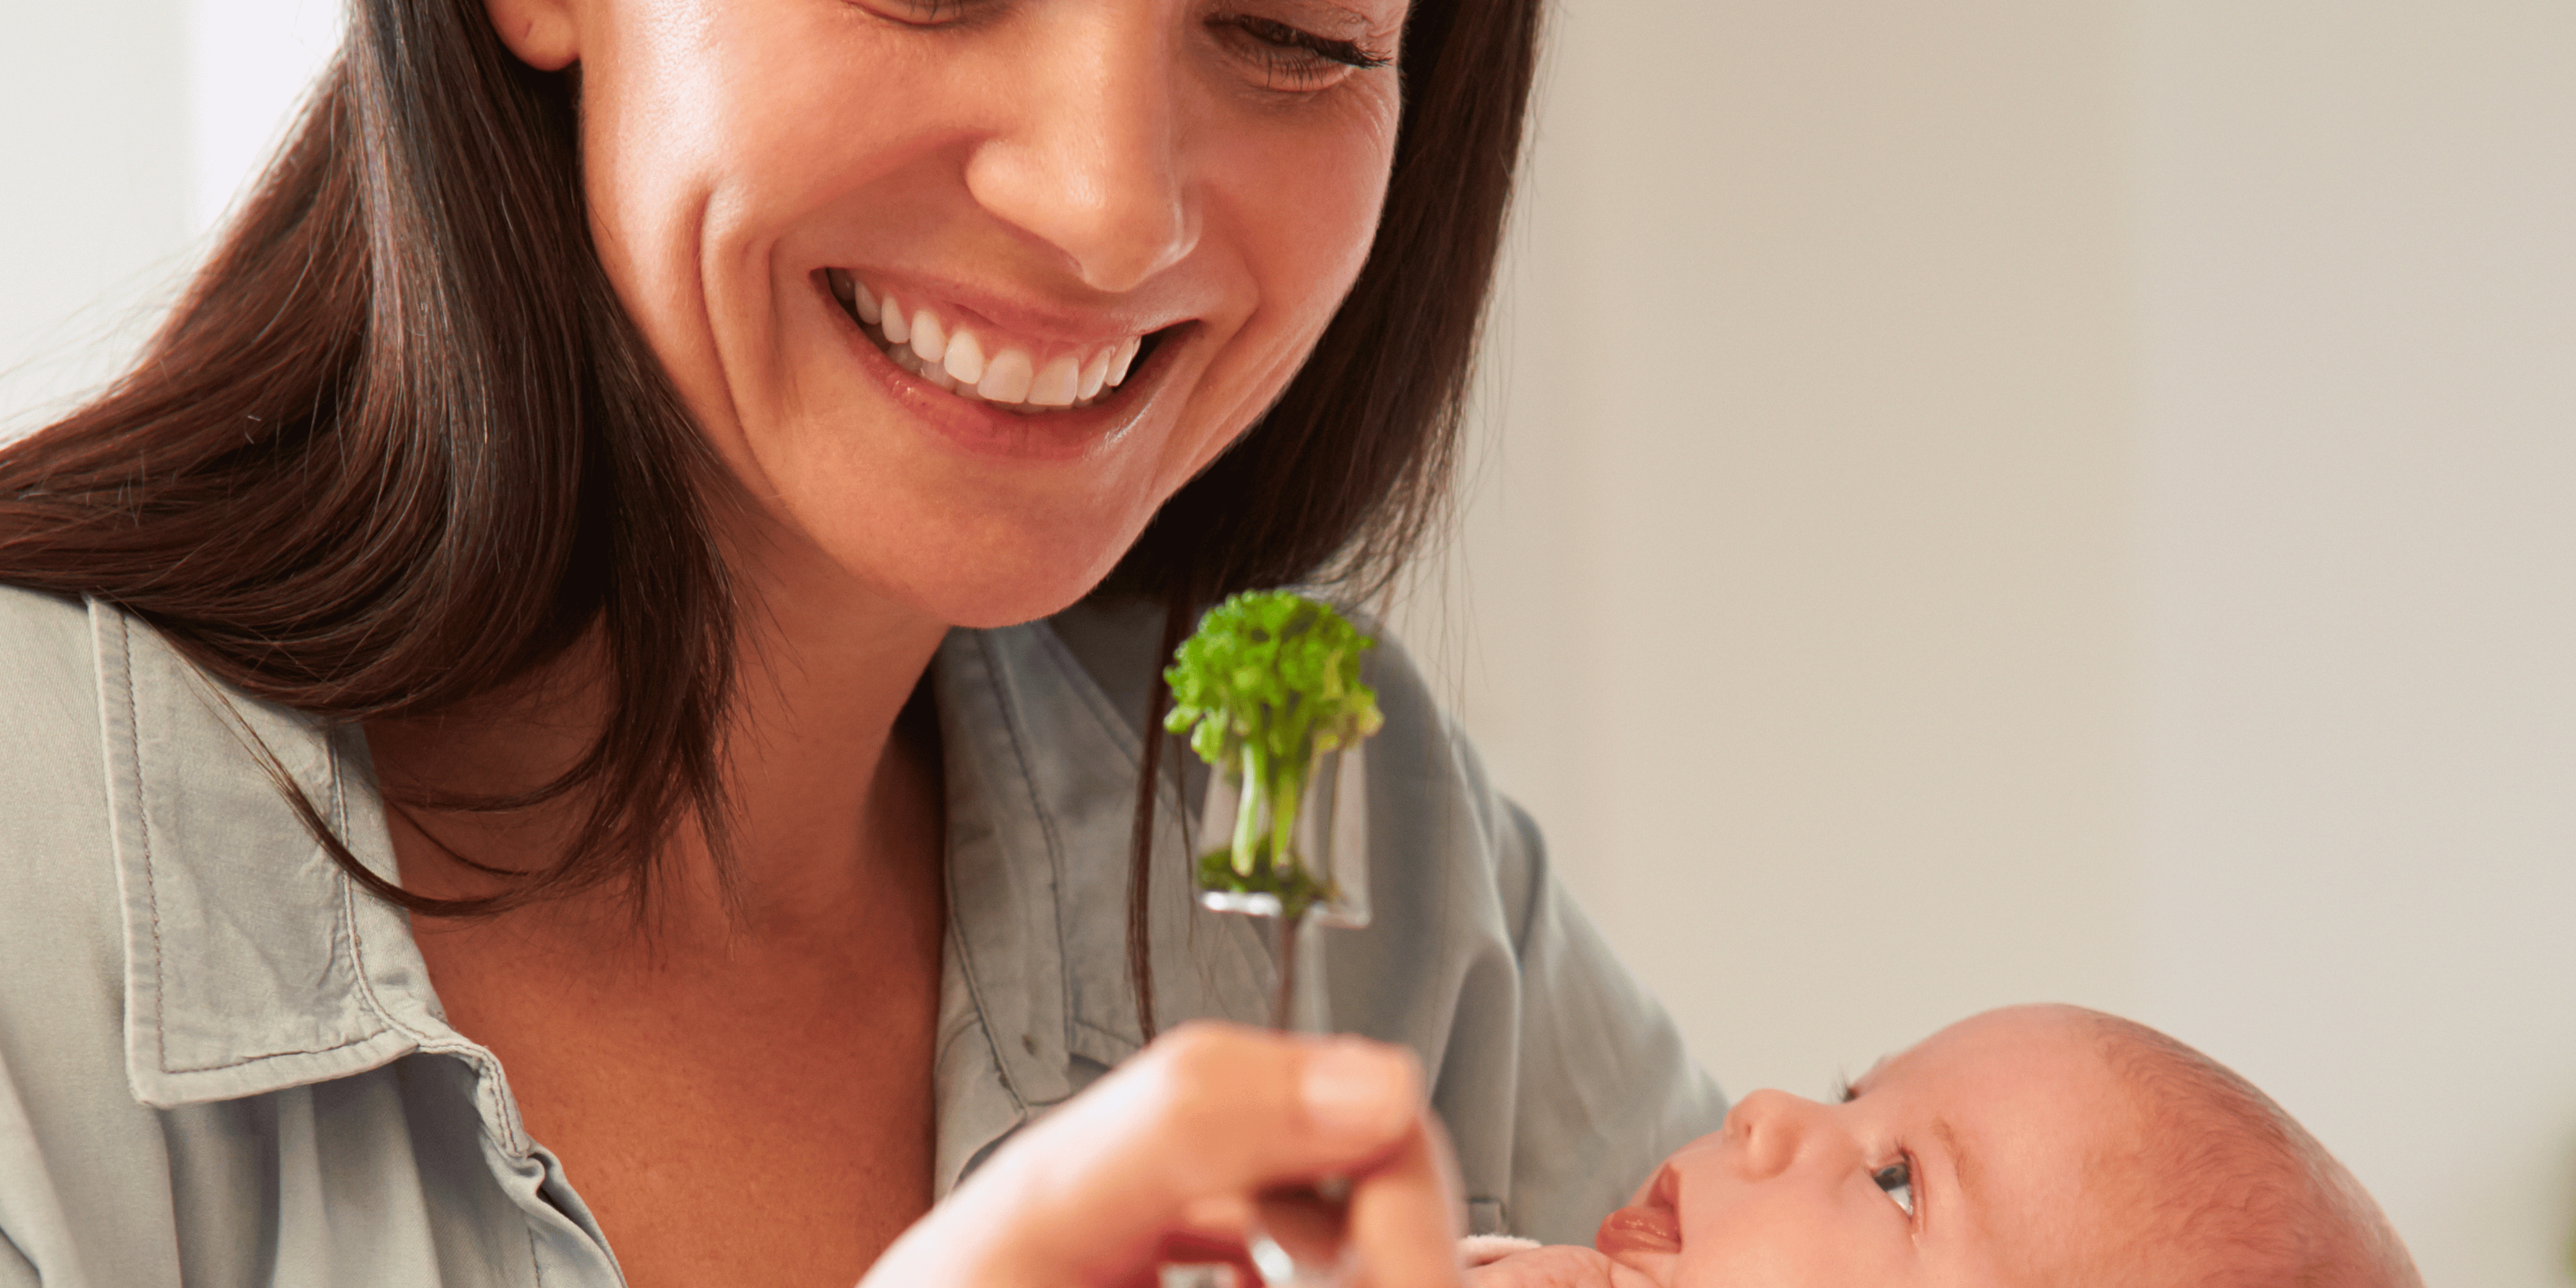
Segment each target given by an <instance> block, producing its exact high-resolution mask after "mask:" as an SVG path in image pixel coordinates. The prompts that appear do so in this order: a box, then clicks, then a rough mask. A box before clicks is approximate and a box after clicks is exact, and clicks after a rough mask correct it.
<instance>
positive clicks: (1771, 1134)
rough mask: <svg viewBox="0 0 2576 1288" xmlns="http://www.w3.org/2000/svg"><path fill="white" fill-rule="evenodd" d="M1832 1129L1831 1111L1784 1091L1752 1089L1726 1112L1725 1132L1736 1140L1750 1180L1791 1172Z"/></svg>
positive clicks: (1766, 1178) (1745, 1173)
mask: <svg viewBox="0 0 2576 1288" xmlns="http://www.w3.org/2000/svg"><path fill="white" fill-rule="evenodd" d="M1832 1131H1833V1123H1832V1122H1831V1120H1830V1111H1828V1110H1827V1109H1826V1108H1825V1107H1824V1106H1823V1105H1820V1104H1817V1103H1816V1102H1815V1101H1812V1100H1808V1099H1806V1098H1805V1097H1802V1096H1793V1095H1790V1094H1789V1093H1788V1092H1785V1091H1768V1090H1765V1091H1756V1092H1753V1093H1752V1094H1750V1095H1747V1096H1745V1097H1744V1098H1743V1099H1742V1100H1738V1101H1736V1102H1735V1108H1733V1109H1731V1110H1729V1111H1727V1115H1726V1134H1727V1136H1728V1137H1730V1138H1731V1139H1732V1140H1733V1141H1734V1142H1735V1146H1736V1149H1737V1151H1738V1157H1739V1158H1740V1159H1741V1160H1742V1167H1743V1169H1744V1175H1745V1177H1746V1179H1748V1180H1756V1181H1761V1180H1769V1179H1770V1178H1772V1177H1774V1176H1778V1175H1779V1174H1781V1173H1782V1172H1785V1171H1788V1170H1789V1169H1790V1168H1791V1167H1792V1166H1794V1165H1795V1164H1796V1163H1797V1162H1798V1159H1799V1158H1800V1157H1801V1156H1802V1155H1804V1154H1806V1153H1808V1152H1810V1151H1811V1150H1812V1149H1813V1148H1814V1147H1816V1146H1817V1145H1818V1144H1819V1143H1820V1142H1822V1141H1824V1140H1826V1139H1827V1138H1828V1137H1830V1135H1831V1133H1832Z"/></svg>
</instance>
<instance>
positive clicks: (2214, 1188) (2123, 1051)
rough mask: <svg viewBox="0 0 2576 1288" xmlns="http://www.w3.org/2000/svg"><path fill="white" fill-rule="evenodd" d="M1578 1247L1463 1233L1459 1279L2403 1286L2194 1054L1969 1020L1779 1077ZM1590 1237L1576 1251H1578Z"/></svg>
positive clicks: (2375, 1211)
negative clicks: (1798, 1091)
mask: <svg viewBox="0 0 2576 1288" xmlns="http://www.w3.org/2000/svg"><path fill="white" fill-rule="evenodd" d="M1594 1242H1595V1248H1574V1247H1545V1248H1543V1247H1538V1246H1537V1245H1534V1244H1529V1243H1527V1242H1525V1241H1520V1240H1484V1239H1480V1240H1470V1241H1469V1244H1470V1248H1469V1260H1470V1261H1471V1262H1475V1263H1481V1264H1478V1265H1476V1267H1475V1268H1474V1269H1472V1270H1471V1271H1470V1272H1469V1280H1470V1282H1471V1283H1473V1284H1475V1285H1476V1288H1703V1286H1705V1288H1861V1286H1864V1285H1866V1286H1868V1288H1895V1286H1897V1285H1904V1284H1934V1285H1958V1286H1960V1288H1969V1286H1972V1285H1973V1286H1976V1288H1985V1286H1987V1285H1995V1286H2002V1285H2023V1284H2030V1285H2060V1286H2063V1288H2131V1286H2133V1285H2134V1286H2135V1288H2186V1286H2188V1288H2203V1286H2209V1288H2235V1286H2237V1285H2243V1286H2244V1288H2254V1286H2255V1285H2266V1286H2268V1285H2281V1286H2282V1288H2292V1286H2297V1288H2421V1285H2422V1283H2423V1281H2422V1279H2421V1278H2419V1277H2418V1276H2417V1274H2416V1272H2415V1266H2414V1263H2413V1261H2412V1260H2410V1259H2409V1258H2408V1256H2407V1254H2406V1248H2405V1245H2403V1244H2402V1243H2400V1242H2399V1241H2398V1239H2397V1236H2396V1234H2395V1233H2394V1232H2393V1231H2391V1230H2390V1229H2389V1226H2388V1222H2387V1220H2386V1218H2384V1217H2383V1216H2381V1215H2380V1212H2379V1208H2378V1205H2376V1204H2375V1203H2373V1202H2372V1201H2371V1199H2370V1196H2369V1195H2368V1194H2366V1193H2364V1192H2363V1191H2362V1188H2361V1186H2360V1185H2359V1184H2357V1183H2356V1182H2354V1180H2353V1178H2352V1175H2351V1173H2349V1172H2346V1171H2345V1170H2344V1168H2343V1165H2342V1164H2340V1163H2337V1162H2336V1161H2335V1160H2334V1158H2333V1157H2332V1156H2330V1155H2328V1154H2327V1153H2326V1151H2325V1149H2324V1147H2323V1146H2321V1145H2319V1144H2317V1142H2316V1140H2315V1138H2313V1137H2311V1136H2309V1135H2308V1133H2307V1132H2306V1131H2305V1130H2304V1129H2302V1128H2301V1127H2300V1126H2299V1125H2298V1123H2296V1122H2294V1121H2292V1120H2291V1118H2290V1116H2289V1115H2288V1114H2286V1113H2283V1112H2282V1111H2281V1108H2280V1106H2278V1105H2275V1104H2273V1103H2272V1101H2271V1099H2270V1098H2269V1097H2267V1096H2265V1095H2264V1094H2263V1093H2262V1092H2260V1091H2257V1090H2255V1089H2254V1087H2253V1086H2252V1085H2251V1084H2249V1083H2247V1082H2246V1081H2245V1080H2244V1079H2242V1078H2239V1077H2237V1076H2236V1075H2235V1074H2233V1073H2231V1072H2229V1071H2228V1070H2227V1069H2225V1068H2224V1067H2222V1066H2220V1065H2219V1064H2218V1063H2217V1062H2216V1061H2213V1060H2211V1059H2210V1058H2209V1057H2207V1056H2204V1055H2202V1054H2201V1053H2199V1052H2198V1051H2194V1050H2192V1049H2191V1048H2190V1047H2187V1046H2184V1045H2183V1044H2181V1043H2179V1042H2176V1041H2174V1040H2173V1039H2171V1038H2169V1037H2166V1036H2165V1035H2163V1034H2161V1033H2158V1032H2156V1031H2155V1030H2153V1029H2150V1028H2147V1027H2145V1026H2144V1025H2140V1024H2134V1023H2131V1022H2130V1021H2127V1020H2123V1019H2119V1018H2117V1017H2115V1016H2109V1015H2103V1014H2101V1013H2099V1012H2095V1011H2086V1010H2081V1009H2078V1008H2075V1007H2066V1006H2025V1007H2015V1008H2012V1009H2009V1010H2002V1011H1992V1012H1988V1013H1987V1014H1984V1015H1980V1016H1977V1017H1976V1018H1974V1019H1970V1020H1966V1021H1964V1022H1961V1023H1959V1024H1954V1025H1952V1026H1950V1027H1949V1028H1947V1029H1944V1030H1942V1031H1941V1032H1939V1033H1937V1034H1934V1035H1933V1036H1932V1037H1931V1038H1930V1039H1929V1040H1927V1041H1925V1042H1924V1043H1923V1044H1922V1045H1920V1046H1917V1047H1915V1048H1913V1049H1912V1050H1909V1051H1906V1052H1904V1053H1902V1054H1899V1055H1896V1056H1893V1057H1890V1058H1888V1059H1886V1060H1882V1061H1880V1062H1879V1064H1878V1066H1877V1067H1876V1068H1873V1069H1871V1070H1870V1071H1869V1073H1868V1074H1867V1075H1865V1076H1863V1077H1862V1078H1861V1079H1860V1080H1859V1081H1857V1082H1854V1083H1852V1084H1851V1086H1850V1088H1849V1089H1848V1090H1846V1091H1845V1092H1844V1093H1843V1094H1842V1096H1841V1098H1840V1103H1837V1104H1818V1103H1816V1102H1815V1101H1812V1100H1805V1099H1801V1098H1799V1097H1797V1096H1792V1095H1788V1094H1786V1093H1784V1092H1778V1091H1757V1092H1754V1093H1753V1094H1751V1095H1749V1096H1746V1097H1744V1099H1743V1100H1741V1101H1740V1102H1738V1103H1737V1104H1736V1106H1735V1108H1734V1111H1733V1112H1731V1113H1729V1114H1728V1115H1727V1117H1726V1125H1725V1127H1724V1128H1723V1129H1721V1130H1719V1131H1717V1132H1715V1133H1713V1134H1711V1135H1708V1136H1705V1137H1702V1138H1701V1139H1699V1140H1697V1141H1694V1142H1692V1143H1691V1144H1690V1145H1687V1146H1685V1147H1683V1149H1682V1150H1681V1152H1679V1153H1677V1154H1674V1155H1673V1156H1672V1157H1671V1158H1669V1159H1666V1160H1665V1161H1664V1165H1663V1167H1662V1169H1661V1170H1659V1171H1658V1172H1657V1173H1656V1175H1655V1176H1654V1178H1653V1179H1652V1180H1650V1181H1648V1182H1647V1183H1646V1185H1645V1187H1644V1188H1643V1189H1642V1190H1640V1191H1639V1192H1638V1194H1637V1197H1636V1199H1635V1200H1634V1201H1633V1202H1632V1203H1630V1204H1629V1205H1628V1206H1627V1207H1625V1208H1622V1209H1620V1210H1619V1211H1617V1212H1614V1213H1612V1214H1611V1216H1610V1219H1608V1220H1606V1221H1604V1222H1602V1223H1601V1231H1600V1234H1599V1235H1598V1236H1597V1237H1596V1238H1595V1240H1594ZM1596 1249H1597V1250H1596Z"/></svg>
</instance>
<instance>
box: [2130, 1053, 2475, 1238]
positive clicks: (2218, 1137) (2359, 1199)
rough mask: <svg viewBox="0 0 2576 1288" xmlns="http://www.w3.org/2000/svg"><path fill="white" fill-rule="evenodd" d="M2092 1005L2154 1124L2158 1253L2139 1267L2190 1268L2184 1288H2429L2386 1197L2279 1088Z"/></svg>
mask: <svg viewBox="0 0 2576 1288" xmlns="http://www.w3.org/2000/svg"><path fill="white" fill-rule="evenodd" d="M2089 1014H2090V1015H2091V1018H2092V1021H2093V1023H2094V1025H2095V1027H2096V1030H2097V1032H2098V1033H2099V1035H2100V1037H2101V1040H2102V1050H2103V1055H2104V1057H2105V1058H2106V1059H2107V1061H2108V1062H2109V1063H2110V1065H2111V1066H2112V1068H2113V1069H2115V1070H2117V1071H2118V1072H2119V1073H2120V1074H2121V1075H2122V1076H2123V1077H2124V1079H2125V1080H2126V1081H2127V1082H2128V1084H2129V1086H2130V1089H2131V1091H2132V1092H2133V1093H2134V1094H2135V1095H2136V1096H2137V1098H2138V1099H2137V1103H2138V1108H2139V1110H2140V1112H2141V1114H2142V1116H2143V1117H2144V1120H2145V1123H2146V1127H2147V1141H2148V1144H2147V1146H2146V1153H2145V1157H2143V1158H2140V1159H2137V1160H2135V1163H2136V1164H2137V1165H2139V1166H2141V1167H2143V1168H2144V1169H2145V1174H2146V1175H2148V1176H2151V1177H2154V1178H2156V1187H2155V1194H2154V1197H2153V1198H2152V1199H2150V1200H2149V1202H2150V1203H2151V1204H2152V1205H2153V1210H2152V1212H2151V1213H2150V1215H2149V1218H2148V1221H2147V1223H2146V1230H2145V1239H2146V1240H2147V1241H2148V1243H2149V1246H2150V1247H2152V1248H2153V1249H2154V1253H2155V1255H2151V1256H2149V1257H2146V1258H2144V1259H2141V1260H2133V1261H2131V1262H2130V1263H2129V1265H2130V1267H2131V1268H2132V1269H2142V1268H2145V1267H2146V1266H2149V1265H2154V1266H2158V1267H2162V1266H2177V1265H2178V1268H2179V1269H2180V1270H2181V1271H2182V1273H2185V1274H2187V1275H2188V1278H2187V1279H2175V1280H2174V1281H2173V1283H2174V1284H2175V1285H2176V1288H2179V1286H2180V1285H2181V1284H2184V1283H2189V1284H2192V1285H2195V1286H2197V1288H2423V1283H2424V1281H2423V1278H2422V1276H2420V1275H2418V1274H2417V1273H2416V1270H2415V1262H2414V1259H2413V1258H2412V1257H2410V1256H2408V1255H2407V1252H2406V1245H2405V1244H2404V1243H2403V1242H2401V1241H2400V1240H2399V1239H2398V1237H2397V1233H2396V1231H2395V1230H2394V1229H2392V1228H2390V1226H2389V1224H2388V1218H2387V1217H2386V1216H2384V1215H2383V1214H2382V1213H2381V1212H2380V1210H2379V1205H2378V1204H2377V1203H2375V1202H2373V1201H2372V1200H2371V1197H2370V1195H2369V1193H2368V1192H2367V1191H2365V1190H2363V1189H2362V1188H2361V1184H2360V1182H2358V1181H2356V1180H2354V1179H2353V1176H2352V1173H2351V1172H2349V1171H2346V1170H2345V1169H2344V1166H2343V1164H2341V1163H2339V1162H2336V1161H2335V1158H2334V1156H2333V1155H2332V1154H2329V1153H2327V1152H2326V1148H2325V1146H2323V1145H2320V1144H2318V1143H2317V1139H2316V1138H2315V1137H2314V1136H2311V1135H2309V1134H2308V1132H2307V1129H2306V1128H2304V1127H2301V1126H2300V1125H2299V1123H2298V1120H2296V1119H2294V1118H2292V1117H2290V1115H2289V1114H2288V1113H2287V1112H2285V1111H2284V1110H2283V1109H2282V1108H2281V1107H2280V1106H2279V1105H2278V1104H2275V1103H2273V1101H2272V1098H2271V1097H2270V1096H2267V1095H2264V1094H2263V1093H2262V1091H2261V1090H2259V1089H2257V1088H2256V1087H2255V1086H2254V1084H2252V1083H2250V1082H2247V1081H2246V1080H2245V1079H2243V1078H2241V1077H2238V1076H2237V1075H2236V1073H2235V1071H2234V1070H2231V1069H2229V1068H2228V1067H2227V1066H2225V1065H2222V1064H2220V1063H2218V1062H2217V1061H2216V1060H2212V1059H2210V1058H2209V1057H2208V1056H2205V1055H2203V1054H2201V1053H2200V1052H2198V1051H2195V1050H2193V1049H2192V1048H2190V1047H2188V1046H2185V1045H2184V1044H2182V1043H2180V1042H2177V1041H2175V1040H2174V1039H2172V1038H2169V1037H2167V1036H2165V1035H2164V1034H2162V1033H2158V1032H2157V1031H2155V1030H2154V1029H2151V1028H2148V1027H2147V1026H2145V1025H2143V1024H2139V1023H2136V1022H2135V1021H2131V1020H2124V1019H2121V1018H2120V1017H2118V1016H2115V1015H2104V1014H2101V1013H2099V1012H2092V1013H2089ZM2141 1250H2142V1251H2143V1250H2144V1249H2141ZM2176 1254H2179V1261H2178V1262H2177V1257H2176ZM2151 1281H2152V1282H2155V1283H2157V1284H2159V1285H2161V1284H2162V1283H2163V1282H2164V1281H2163V1280H2162V1279H2160V1278H2157V1279H2152V1280H2151Z"/></svg>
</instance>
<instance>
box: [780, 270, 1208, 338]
mask: <svg viewBox="0 0 2576 1288" xmlns="http://www.w3.org/2000/svg"><path fill="white" fill-rule="evenodd" d="M827 267H831V268H837V269H840V270H841V271H843V272H845V273H848V274H849V275H850V276H852V277H854V278H856V279H858V280H859V281H862V282H865V283H867V284H868V287H869V289H871V290H873V291H875V292H876V293H877V294H879V295H880V296H882V295H884V294H886V293H888V292H889V291H891V292H892V293H893V294H894V297H895V298H896V299H898V300H902V301H906V302H918V303H927V304H929V305H931V306H932V307H933V308H935V309H937V310H939V311H940V312H941V314H942V315H943V316H947V317H955V318H962V319H964V320H966V321H969V322H981V323H983V324H984V325H985V326H987V327H990V328H992V329H993V330H995V331H1000V332H1005V333H1008V334H1011V335H1019V336H1026V337H1028V338H1030V339H1033V340H1051V341H1055V342H1057V343H1060V344H1065V345H1093V344H1108V343H1115V342H1117V341H1120V340H1124V339H1127V338H1128V337H1130V336H1139V335H1151V334H1153V333H1154V332H1156V331H1160V330H1162V329H1163V328H1165V327H1168V326H1172V325H1174V324H1176V323H1180V322H1186V321H1188V320H1189V319H1190V318H1191V317H1192V316H1193V313H1192V312H1191V311H1189V310H1186V309H1178V308H1172V307H1169V306H1168V305H1166V306H1155V305H1151V304H1147V303H1145V302H1143V301H1110V302H1106V303H1102V304H1096V305H1088V306H1085V305H1068V304H1064V303H1060V302H1057V301H1053V300H1046V299H1042V298H1038V297H1034V296H1031V295H1028V294H1025V293H1020V292H1009V291H999V290H994V289H991V288H989V287H982V286H976V285H974V284H972V283H968V282H963V281H959V280H957V279H955V278H946V277H939V276H936V275H931V274H924V273H915V272H906V271H901V270H896V269H879V268H868V267H865V266H863V265H857V264H832V265H827Z"/></svg>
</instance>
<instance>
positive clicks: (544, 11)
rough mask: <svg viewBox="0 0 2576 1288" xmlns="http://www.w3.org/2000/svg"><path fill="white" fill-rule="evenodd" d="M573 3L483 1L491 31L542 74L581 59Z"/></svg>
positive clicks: (559, 0)
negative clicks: (490, 18) (489, 18)
mask: <svg viewBox="0 0 2576 1288" xmlns="http://www.w3.org/2000/svg"><path fill="white" fill-rule="evenodd" d="M573 4H574V0H483V11H484V12H485V13H488V14H490V15H491V16H492V28H493V30H495V31H498V32H500V33H501V43H502V44H504V45H508V46H509V47H510V52H511V53H514V54H517V55H518V56H519V61H520V62H523V63H526V64H527V65H528V66H530V67H534V68H536V69H537V70H538V71H541V72H559V71H562V70H563V69H564V68H566V67H570V66H571V65H572V64H573V63H574V62H575V61H577V60H578V59H580V57H581V26H580V24H579V23H578V22H576V21H574V14H573Z"/></svg>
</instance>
